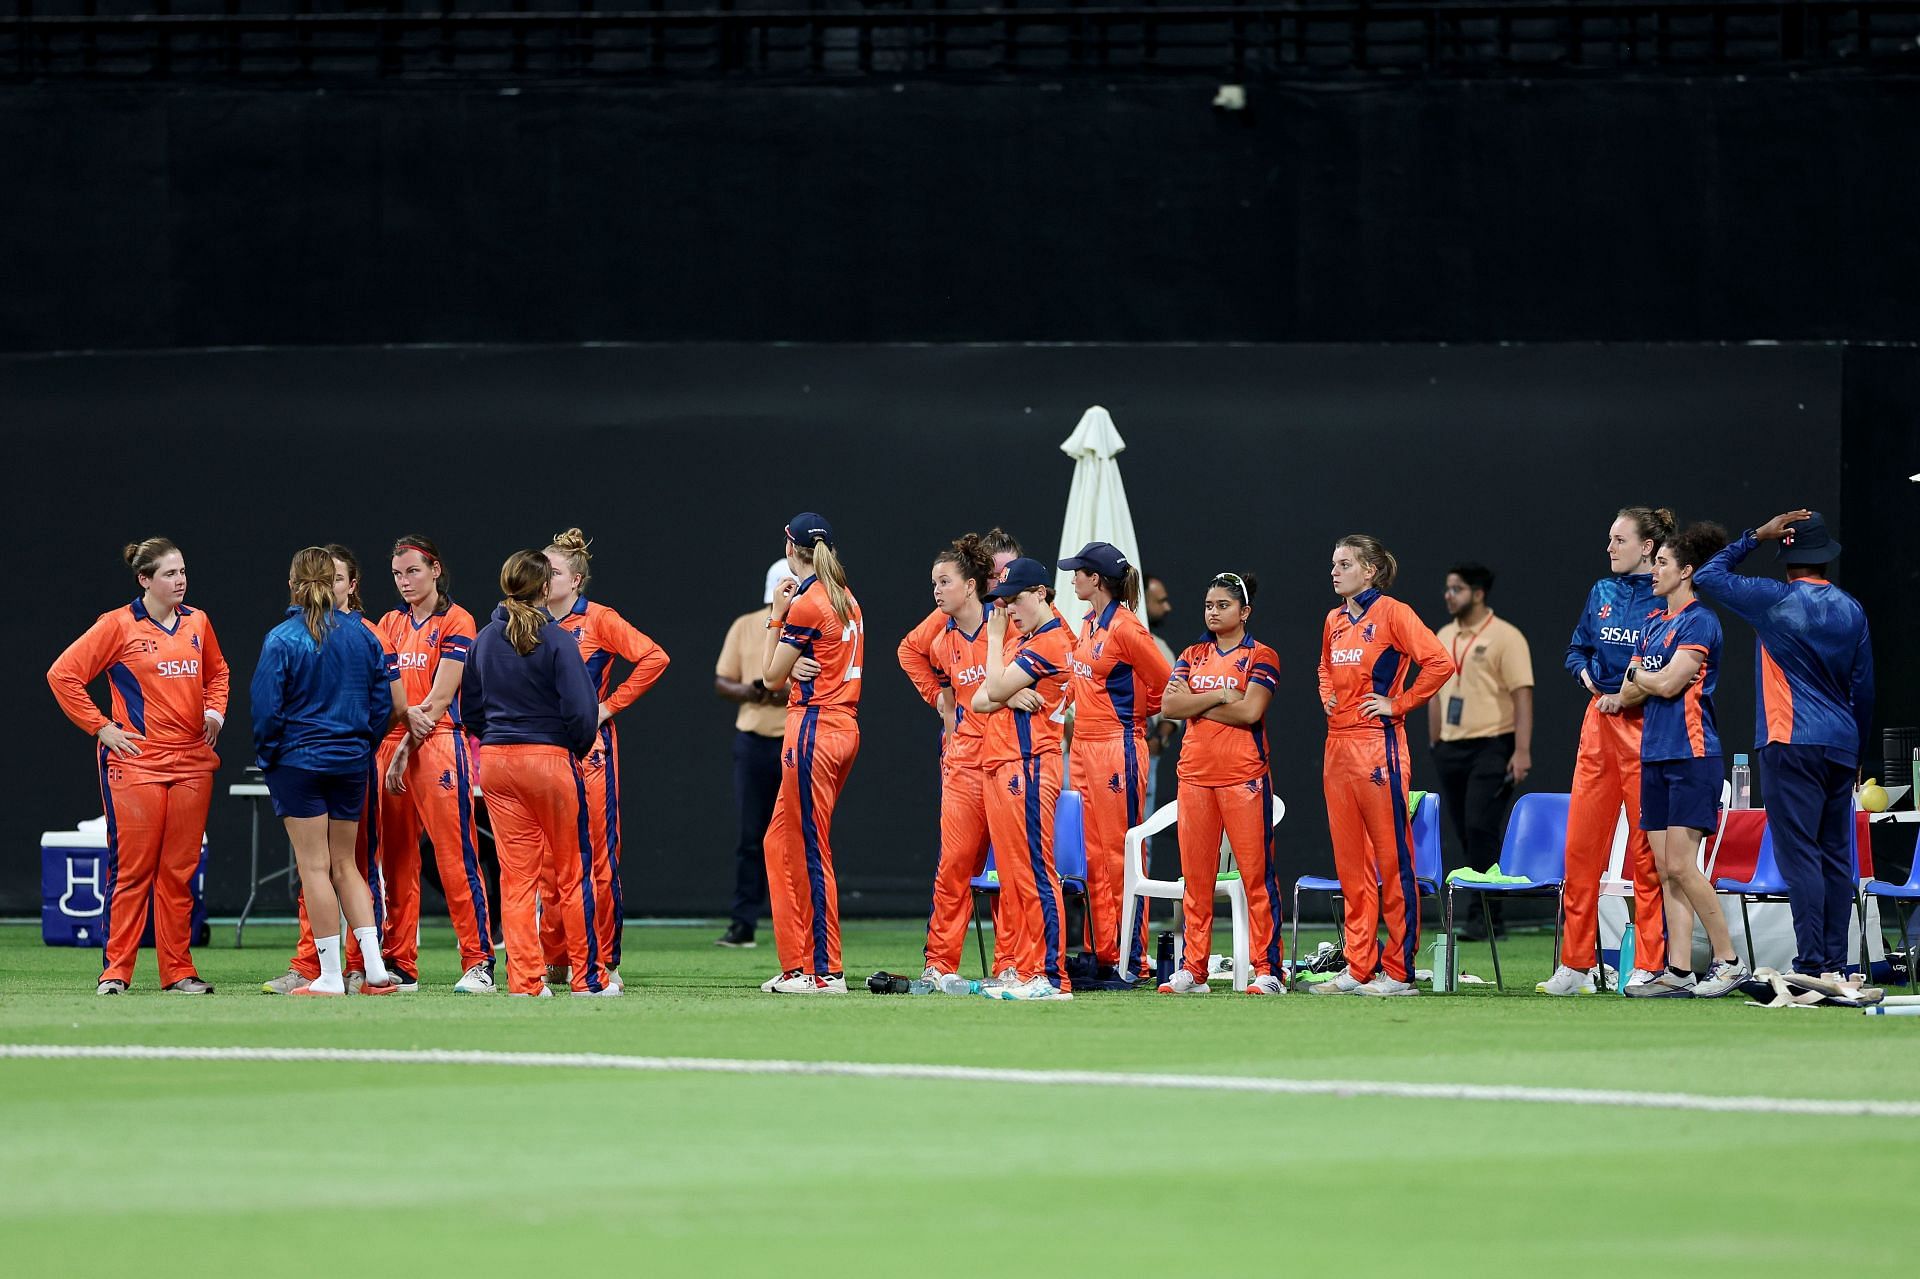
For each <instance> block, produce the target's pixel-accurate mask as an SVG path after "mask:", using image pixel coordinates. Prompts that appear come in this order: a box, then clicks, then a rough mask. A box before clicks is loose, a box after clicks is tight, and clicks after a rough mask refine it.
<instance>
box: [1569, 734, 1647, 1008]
mask: <svg viewBox="0 0 1920 1279" xmlns="http://www.w3.org/2000/svg"><path fill="white" fill-rule="evenodd" d="M1640 728H1641V718H1640V714H1639V712H1638V711H1629V712H1627V713H1625V714H1621V715H1603V714H1601V713H1600V709H1599V702H1598V701H1597V700H1596V701H1593V702H1589V703H1588V704H1587V714H1586V718H1585V719H1583V720H1582V721H1581V722H1580V754H1579V756H1578V757H1577V758H1575V760H1574V762H1573V798H1572V799H1571V800H1570V801H1569V802H1568V804H1567V884H1566V896H1565V902H1566V933H1565V936H1564V937H1563V939H1562V941H1561V944H1560V962H1561V963H1563V964H1566V965H1568V966H1569V967H1572V968H1586V967H1589V966H1591V965H1595V964H1598V963H1599V962H1600V934H1599V909H1600V876H1602V875H1603V874H1605V873H1606V870H1607V860H1608V858H1609V857H1610V856H1611V854H1612V852H1613V832H1614V830H1615V828H1616V827H1617V826H1618V825H1619V823H1620V806H1621V805H1622V804H1625V805H1626V806H1627V831H1628V833H1627V854H1626V865H1625V866H1623V867H1622V868H1621V870H1622V872H1623V873H1627V874H1631V875H1632V876H1633V921H1634V924H1633V931H1634V952H1633V953H1634V958H1633V963H1634V967H1636V968H1645V969H1648V970H1649V971H1652V972H1658V971H1660V969H1661V968H1662V967H1663V966H1665V964H1666V962H1667V925H1666V904H1665V901H1664V899H1663V898H1662V897H1661V893H1660V870H1659V867H1657V866H1656V865H1654V861H1653V847H1652V845H1650V844H1648V843H1647V835H1646V832H1645V831H1643V830H1641V829H1640Z"/></svg>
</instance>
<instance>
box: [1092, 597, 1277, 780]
mask: <svg viewBox="0 0 1920 1279" xmlns="http://www.w3.org/2000/svg"><path fill="white" fill-rule="evenodd" d="M1149 642H1151V641H1149ZM1279 683H1280V657H1279V655H1278V654H1276V653H1275V652H1274V651H1273V650H1272V649H1271V648H1268V647H1267V646H1266V645H1265V644H1261V643H1258V642H1257V641H1255V639H1254V638H1253V636H1251V635H1247V634H1245V633H1242V635H1241V637H1240V642H1239V643H1238V644H1235V645H1234V646H1233V647H1232V648H1230V649H1228V650H1227V651H1226V652H1224V653H1223V652H1221V651H1220V648H1219V646H1218V645H1217V644H1216V643H1215V642H1214V639H1213V637H1212V636H1208V637H1207V638H1206V639H1203V640H1201V641H1200V642H1199V643H1198V644H1192V645H1189V646H1188V647H1187V649H1186V651H1185V652H1183V653H1181V654H1180V659H1179V660H1178V661H1176V662H1175V663H1174V664H1173V675H1172V677H1171V678H1170V679H1169V680H1168V686H1169V687H1171V686H1172V685H1174V684H1185V685H1186V686H1187V687H1188V688H1189V689H1190V690H1192V691H1193V692H1196V693H1206V692H1212V691H1216V690H1218V689H1222V688H1234V689H1239V690H1240V691H1241V692H1243V693H1244V692H1246V691H1247V690H1248V689H1251V688H1252V687H1254V686H1255V685H1256V684H1257V685H1259V686H1260V687H1261V688H1264V689H1266V690H1267V691H1268V692H1269V693H1271V692H1272V691H1273V690H1274V689H1275V688H1277V687H1278V686H1279ZM1074 731H1075V732H1078V731H1079V728H1078V725H1077V724H1076V726H1075V729H1074ZM1175 772H1176V774H1177V776H1178V777H1179V778H1180V780H1181V781H1183V782H1192V783H1193V784H1194V785H1195V786H1234V785H1238V784H1239V783H1241V782H1248V781H1252V780H1253V779H1254V778H1256V777H1263V776H1265V775H1266V772H1267V726H1266V724H1265V722H1261V723H1257V724H1248V725H1246V726H1244V727H1243V726H1241V725H1239V724H1221V723H1217V722H1215V721H1214V720H1210V719H1202V718H1198V717H1196V718H1194V719H1190V720H1188V721H1187V735H1186V737H1185V738H1183V739H1182V740H1181V744H1180V767H1179V768H1178V769H1177V770H1175Z"/></svg>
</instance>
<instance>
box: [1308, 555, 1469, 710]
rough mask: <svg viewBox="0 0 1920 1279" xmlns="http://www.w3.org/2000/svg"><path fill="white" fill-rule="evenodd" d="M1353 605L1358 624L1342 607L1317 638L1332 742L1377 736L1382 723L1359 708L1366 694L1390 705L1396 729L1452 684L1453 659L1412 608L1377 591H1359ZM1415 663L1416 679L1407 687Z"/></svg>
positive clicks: (1321, 689)
mask: <svg viewBox="0 0 1920 1279" xmlns="http://www.w3.org/2000/svg"><path fill="white" fill-rule="evenodd" d="M1354 601H1355V602H1356V603H1357V604H1359V605H1360V616H1359V618H1358V619H1357V620H1356V619H1355V618H1354V617H1352V616H1351V615H1350V614H1349V613H1348V612H1347V607H1346V605H1344V604H1342V605H1341V606H1340V607H1339V608H1336V609H1334V610H1333V611H1332V612H1331V613H1328V614H1327V622H1326V627H1325V629H1324V630H1323V631H1322V632H1321V640H1320V701H1321V704H1322V705H1325V704H1326V700H1327V698H1329V697H1332V698H1333V699H1334V706H1333V710H1332V712H1331V713H1329V714H1328V716H1327V733H1328V735H1329V736H1334V737H1339V736H1348V737H1351V736H1355V735H1359V734H1375V733H1378V732H1379V731H1380V726H1381V723H1382V722H1383V721H1382V720H1381V719H1380V718H1379V717H1378V716H1375V715H1369V714H1367V712H1366V709H1365V707H1364V705H1363V702H1364V700H1365V699H1366V697H1367V696H1368V695H1369V694H1371V693H1379V694H1380V695H1381V696H1383V697H1387V698H1391V699H1392V702H1393V718H1392V721H1391V722H1392V723H1393V724H1394V725H1395V726H1398V725H1399V724H1400V723H1401V722H1402V721H1403V720H1405V719H1406V715H1407V712H1408V711H1410V710H1413V709H1414V708H1415V707H1418V706H1423V705H1425V704H1426V701H1427V699H1428V698H1430V697H1432V696H1433V695H1434V694H1435V693H1437V692H1439V691H1440V686H1441V685H1442V684H1444V683H1446V682H1447V681H1448V680H1449V679H1451V678H1453V659H1452V658H1451V657H1449V656H1447V650H1446V648H1445V647H1444V646H1442V645H1441V643H1440V641H1439V640H1438V639H1436V638H1434V634H1433V632H1432V631H1430V630H1428V629H1427V627H1426V623H1424V622H1422V621H1421V620H1420V618H1419V616H1418V615H1416V614H1415V613H1414V611H1413V610H1412V609H1411V608H1408V607H1407V606H1406V605H1405V604H1402V603H1401V602H1400V601H1399V600H1397V599H1394V598H1393V597H1392V596H1389V595H1382V594H1381V593H1380V592H1379V591H1376V590H1366V591H1362V592H1361V593H1360V594H1358V595H1356V596H1354ZM1415 662H1418V663H1419V664H1420V676H1419V678H1418V679H1415V680H1413V681H1412V682H1411V684H1409V682H1408V672H1409V671H1410V670H1411V668H1412V665H1413V663H1415Z"/></svg>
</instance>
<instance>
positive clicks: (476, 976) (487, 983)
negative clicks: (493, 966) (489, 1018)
mask: <svg viewBox="0 0 1920 1279" xmlns="http://www.w3.org/2000/svg"><path fill="white" fill-rule="evenodd" d="M453 993H454V994H456V995H491V994H492V993H493V974H492V973H490V972H488V971H487V966H486V965H485V964H475V965H474V966H473V967H471V968H469V969H467V971H466V972H464V973H461V974H460V980H459V981H457V982H455V983H453Z"/></svg>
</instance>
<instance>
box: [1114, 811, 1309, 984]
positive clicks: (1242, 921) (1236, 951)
mask: <svg viewBox="0 0 1920 1279" xmlns="http://www.w3.org/2000/svg"><path fill="white" fill-rule="evenodd" d="M1286 815H1287V805H1286V803H1285V801H1283V800H1282V799H1280V797H1279V796H1277V795H1276V796H1275V797H1274V800H1273V824H1274V825H1275V826H1278V825H1279V824H1280V819H1281V818H1283V817H1285V816H1286ZM1178 820H1179V801H1177V800H1176V801H1174V802H1173V803H1170V804H1162V805H1161V806H1160V807H1159V808H1156V809H1154V810H1153V812H1152V813H1151V814H1150V815H1149V816H1148V817H1147V820H1145V821H1144V822H1141V823H1140V824H1139V825H1138V826H1135V827H1134V828H1133V829H1131V830H1129V831H1128V832H1127V851H1126V869H1125V877H1124V880H1123V882H1122V886H1121V896H1120V937H1121V939H1122V943H1123V945H1124V941H1125V939H1126V938H1128V937H1131V936H1133V921H1134V920H1135V919H1136V918H1137V915H1136V914H1135V912H1136V911H1137V910H1138V908H1139V901H1140V899H1141V898H1142V897H1151V898H1158V899H1160V900H1162V901H1175V902H1177V901H1179V900H1181V899H1182V898H1183V897H1185V896H1186V895H1187V881H1186V879H1185V878H1184V877H1182V878H1180V879H1148V878H1147V858H1146V842H1147V839H1148V837H1149V836H1152V835H1158V834H1159V833H1160V832H1161V831H1163V830H1165V829H1167V827H1169V826H1172V825H1173V824H1174V823H1175V822H1176V821H1178ZM1220 848H1221V852H1222V853H1223V854H1225V853H1226V852H1227V851H1228V845H1227V843H1226V841H1225V840H1222V841H1221V845H1220ZM1213 895H1214V896H1215V897H1224V898H1226V899H1227V904H1228V906H1229V907H1230V909H1231V910H1232V916H1233V988H1234V989H1235V990H1236V991H1244V990H1245V989H1246V988H1247V978H1248V976H1249V974H1250V973H1251V971H1252V958H1253V947H1252V944H1251V943H1250V942H1249V941H1248V934H1247V889H1246V885H1245V884H1243V883H1242V882H1241V881H1240V879H1239V878H1238V876H1236V877H1235V878H1233V879H1215V880H1214V887H1213Z"/></svg>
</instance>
